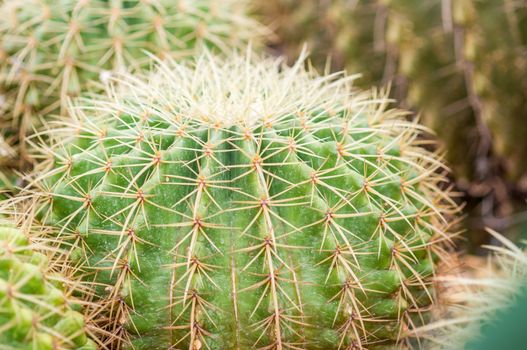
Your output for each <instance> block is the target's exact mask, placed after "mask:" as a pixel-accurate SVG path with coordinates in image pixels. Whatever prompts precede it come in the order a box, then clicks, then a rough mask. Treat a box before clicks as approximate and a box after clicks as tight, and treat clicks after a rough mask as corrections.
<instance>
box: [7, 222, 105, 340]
mask: <svg viewBox="0 0 527 350" xmlns="http://www.w3.org/2000/svg"><path fill="white" fill-rule="evenodd" d="M49 267H50V266H49V261H48V257H47V256H46V255H44V254H43V253H40V252H38V251H37V249H35V247H34V246H33V245H32V244H30V243H29V242H28V239H27V238H26V237H25V236H24V235H23V234H22V233H21V232H20V231H19V230H18V229H16V228H13V227H11V226H8V225H6V224H5V223H1V224H0V349H2V350H66V349H69V350H72V349H76V350H95V349H96V348H97V347H96V346H95V343H93V341H91V340H90V339H88V337H87V335H86V332H85V330H84V317H83V315H82V314H81V313H80V312H79V311H78V310H77V311H76V310H75V308H74V306H72V304H71V300H70V297H69V296H68V295H67V294H66V293H65V292H64V291H63V288H62V287H61V285H62V282H63V281H62V280H61V278H60V277H58V276H56V275H55V274H54V273H52V272H51V270H50V269H49Z"/></svg>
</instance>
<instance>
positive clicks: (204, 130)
mask: <svg viewBox="0 0 527 350" xmlns="http://www.w3.org/2000/svg"><path fill="white" fill-rule="evenodd" d="M339 77H340V76H338V75H334V76H328V77H322V76H318V75H316V74H315V73H313V72H308V71H306V70H305V69H304V68H303V62H302V61H299V62H298V63H297V64H296V65H295V66H294V67H292V68H289V67H287V66H285V65H281V64H280V60H278V61H274V60H258V59H252V58H251V57H250V56H247V57H242V56H236V55H234V56H233V57H230V58H229V59H227V60H221V59H218V58H213V57H211V56H209V55H207V54H205V55H203V56H201V57H200V58H199V59H197V61H196V63H194V64H187V65H185V64H177V63H174V62H172V63H169V64H161V63H160V64H159V65H158V68H157V70H155V71H154V72H152V73H151V74H149V75H147V76H144V77H136V76H131V75H119V77H118V83H117V84H115V85H113V86H112V87H111V88H110V89H109V94H108V96H107V97H96V98H87V99H81V100H79V101H78V102H77V103H76V104H75V106H73V107H72V109H71V111H70V114H71V115H72V116H73V118H74V121H75V122H74V123H72V122H69V121H68V122H65V123H61V124H59V125H53V126H52V127H51V128H50V130H49V133H48V136H49V138H50V139H51V140H53V141H54V142H53V143H52V144H51V145H50V146H46V145H43V146H42V148H41V152H40V156H43V157H45V158H46V160H45V161H43V163H42V164H41V166H40V167H39V168H38V169H37V172H36V173H37V174H39V175H38V179H36V180H34V181H32V182H33V183H34V184H35V186H37V187H36V188H35V187H33V188H32V189H31V192H30V193H37V194H36V195H33V197H34V198H35V197H36V198H37V199H39V200H37V203H40V204H37V205H36V207H35V210H37V211H38V212H39V216H40V218H41V221H42V222H43V223H44V224H46V225H51V226H54V227H56V228H57V229H56V234H55V236H54V238H53V240H55V241H58V242H61V243H62V244H63V245H66V246H68V247H71V258H72V259H73V260H75V261H78V263H80V264H81V269H82V270H83V271H84V272H85V273H84V276H83V277H84V279H85V280H86V281H88V282H90V281H94V282H96V283H97V285H98V286H100V287H98V288H96V289H97V292H98V293H97V294H98V297H99V299H98V301H97V300H96V301H95V302H97V303H98V305H99V306H98V307H99V308H100V309H99V311H98V313H100V314H104V313H106V315H107V317H106V325H103V326H105V327H106V331H107V332H108V334H112V335H113V336H114V337H115V341H116V342H117V343H124V344H126V346H131V347H133V348H134V349H165V348H167V347H181V348H189V349H202V348H211V349H234V348H244V349H247V348H265V349H287V348H302V349H304V348H305V349H337V348H349V349H352V348H357V347H359V348H366V347H367V348H368V349H375V348H381V347H383V346H387V345H390V344H392V345H393V344H395V343H400V344H403V343H404V342H405V339H406V338H405V331H406V329H407V327H412V325H413V324H415V323H420V322H425V320H426V313H427V312H426V310H427V307H428V306H429V305H430V303H432V302H433V301H434V300H435V291H434V288H433V285H432V283H431V277H432V276H433V275H434V273H435V271H436V264H437V263H438V262H439V261H440V260H441V258H443V257H445V256H446V254H447V253H446V251H445V244H446V243H448V242H450V235H449V233H448V230H449V227H450V224H449V221H448V220H447V218H446V217H444V216H443V215H444V214H447V215H450V214H452V213H453V212H455V210H456V209H455V206H454V205H453V204H452V202H451V201H450V200H449V199H448V191H445V190H441V189H440V188H439V187H438V186H439V184H440V183H441V182H443V175H442V173H443V171H442V164H441V161H440V160H439V159H438V158H437V157H436V155H435V154H432V153H430V152H428V151H426V150H425V149H424V148H422V147H421V145H420V141H419V139H418V136H419V134H420V133H421V128H420V127H419V125H417V124H415V123H411V122H407V121H405V120H404V118H403V117H402V116H403V115H404V114H405V113H404V112H401V111H398V110H386V109H385V108H386V104H387V103H388V102H387V100H386V99H385V98H384V97H383V96H382V95H377V94H373V95H371V94H370V93H361V92H357V91H353V90H352V89H351V80H352V78H345V77H340V78H341V79H337V78H339ZM101 310H102V311H101ZM108 320H111V322H110V324H108ZM123 340H124V342H123Z"/></svg>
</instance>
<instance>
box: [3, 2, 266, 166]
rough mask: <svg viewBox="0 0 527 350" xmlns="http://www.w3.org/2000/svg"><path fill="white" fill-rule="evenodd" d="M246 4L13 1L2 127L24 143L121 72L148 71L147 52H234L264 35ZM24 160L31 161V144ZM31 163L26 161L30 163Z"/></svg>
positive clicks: (6, 13) (6, 34)
mask: <svg viewBox="0 0 527 350" xmlns="http://www.w3.org/2000/svg"><path fill="white" fill-rule="evenodd" d="M245 12H246V2H245V1H243V0H242V1H240V0H236V1H234V0H223V1H215V0H192V1H188V0H178V1H173V0H143V1H140V0H104V1H83V0H61V1H54V0H7V1H4V2H3V4H2V5H1V7H0V13H2V17H1V18H0V94H1V96H0V127H1V128H2V129H1V130H2V134H3V135H4V136H5V138H6V139H10V140H12V141H13V142H12V143H11V146H14V145H15V144H16V143H17V140H18V138H17V137H15V136H17V135H18V136H20V137H24V136H25V135H27V134H28V133H31V132H32V131H33V128H34V127H35V126H38V125H39V124H40V118H42V117H46V118H49V117H48V115H49V114H53V113H56V112H57V113H58V112H60V111H61V110H62V111H64V110H65V107H66V105H67V98H68V97H71V96H77V95H79V93H80V92H82V91H89V90H93V89H94V88H97V84H98V83H100V81H101V80H102V81H105V80H107V78H108V77H109V76H110V75H111V74H112V73H113V72H115V71H119V70H124V69H137V68H141V67H143V68H144V64H145V63H146V62H147V53H146V51H148V52H150V53H152V54H154V55H158V56H159V57H173V58H176V59H181V58H184V57H191V56H192V55H193V54H195V53H196V51H197V49H199V48H200V47H201V46H206V47H209V48H211V49H215V50H217V51H230V50H231V49H233V48H237V47H240V46H243V45H245V44H246V43H247V42H248V41H249V40H250V39H251V38H257V37H258V36H259V35H260V34H263V30H262V28H261V27H260V26H258V25H257V24H256V23H255V22H254V21H253V20H251V19H250V18H248V17H247V16H246V14H245ZM20 147H21V150H20V153H21V157H22V158H24V157H26V156H27V152H26V151H25V149H24V147H25V146H24V143H21V144H20ZM26 161H27V160H26Z"/></svg>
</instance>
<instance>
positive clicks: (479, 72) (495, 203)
mask: <svg viewBox="0 0 527 350" xmlns="http://www.w3.org/2000/svg"><path fill="white" fill-rule="evenodd" d="M255 3H256V8H257V9H256V16H257V17H258V19H259V20H260V21H262V22H264V23H265V24H267V25H268V26H270V28H271V29H272V30H273V31H274V33H275V36H274V37H273V40H272V41H271V42H270V44H269V46H270V48H271V50H272V51H274V52H275V53H276V54H284V55H286V57H288V59H289V60H290V61H291V62H292V61H294V60H295V58H296V57H298V55H299V53H300V52H301V50H302V48H303V47H304V44H305V45H307V48H308V50H309V52H310V53H311V55H310V59H311V61H312V62H313V65H314V66H315V67H316V68H317V70H319V71H324V70H327V69H329V70H331V71H340V70H346V71H347V72H348V73H350V74H355V73H361V74H362V76H361V78H360V79H359V80H358V81H357V85H358V86H359V87H362V88H369V87H370V86H372V85H374V86H378V87H384V88H389V91H390V94H391V96H392V97H393V98H394V100H396V101H397V105H398V106H400V107H403V108H407V109H410V110H412V111H414V112H415V113H416V114H417V115H418V116H419V118H420V120H421V122H423V123H424V124H425V125H427V126H428V127H429V128H431V129H432V130H433V132H434V133H435V134H436V135H437V138H438V139H439V147H440V149H441V150H443V151H444V152H445V156H446V158H447V160H448V162H449V165H450V167H451V169H452V175H451V179H452V184H453V185H454V186H455V188H456V189H457V190H458V192H459V201H460V202H461V203H465V207H464V212H465V216H464V219H463V223H462V227H463V229H464V230H465V232H464V234H463V236H464V238H465V239H464V240H463V241H462V245H464V248H465V249H466V250H468V251H469V252H472V253H477V252H478V250H479V248H477V247H479V246H480V245H481V244H485V243H492V238H491V237H490V236H489V235H488V234H486V232H485V228H486V227H489V228H491V229H494V230H496V231H498V232H502V233H503V234H505V235H507V236H508V237H509V238H510V239H512V240H514V241H516V242H518V241H520V240H521V239H526V238H527V46H526V45H527V1H524V0H266V1H257V0H255Z"/></svg>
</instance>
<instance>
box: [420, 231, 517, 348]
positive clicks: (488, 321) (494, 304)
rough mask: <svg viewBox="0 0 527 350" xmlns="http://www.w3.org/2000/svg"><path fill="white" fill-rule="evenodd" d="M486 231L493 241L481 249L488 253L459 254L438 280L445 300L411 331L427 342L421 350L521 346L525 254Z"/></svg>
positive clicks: (497, 235) (515, 246)
mask: <svg viewBox="0 0 527 350" xmlns="http://www.w3.org/2000/svg"><path fill="white" fill-rule="evenodd" d="M489 233H490V234H491V236H492V237H493V238H494V239H495V240H496V244H495V245H493V246H486V247H485V248H487V249H488V251H489V253H490V254H489V256H487V257H481V256H480V257H476V256H470V255H464V256H460V257H459V259H460V265H459V269H456V270H457V271H451V272H450V275H444V276H442V277H441V278H439V279H438V280H439V284H440V285H441V287H440V288H441V289H444V292H442V293H441V296H442V297H443V298H444V299H443V300H442V301H440V302H439V303H438V305H439V306H440V307H439V308H437V309H435V310H434V311H435V312H436V314H435V315H434V317H433V319H435V321H434V322H432V323H430V324H428V325H426V326H424V327H422V328H420V329H417V330H416V333H417V334H419V335H420V336H421V337H422V338H424V339H427V340H429V341H430V342H428V343H427V344H426V346H425V347H424V348H425V349H432V350H435V349H444V350H449V349H467V350H476V349H495V348H496V347H498V348H499V347H503V348H507V349H509V348H510V349H515V348H521V347H522V346H523V345H522V344H523V342H524V341H525V340H524V339H525V332H524V328H523V326H522V325H524V324H525V321H527V315H526V314H525V313H521V311H523V310H525V308H526V307H527V293H526V290H525V286H526V285H527V252H526V251H525V248H523V249H522V248H521V246H517V245H515V244H514V243H512V242H511V241H509V240H508V239H506V238H504V237H503V236H501V235H500V234H498V233H496V232H495V231H492V230H489ZM524 243H525V242H524ZM522 246H523V247H525V245H524V244H522ZM498 344H499V345H498Z"/></svg>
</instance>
